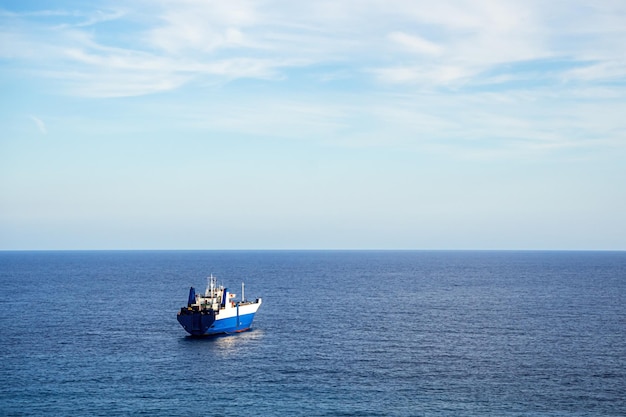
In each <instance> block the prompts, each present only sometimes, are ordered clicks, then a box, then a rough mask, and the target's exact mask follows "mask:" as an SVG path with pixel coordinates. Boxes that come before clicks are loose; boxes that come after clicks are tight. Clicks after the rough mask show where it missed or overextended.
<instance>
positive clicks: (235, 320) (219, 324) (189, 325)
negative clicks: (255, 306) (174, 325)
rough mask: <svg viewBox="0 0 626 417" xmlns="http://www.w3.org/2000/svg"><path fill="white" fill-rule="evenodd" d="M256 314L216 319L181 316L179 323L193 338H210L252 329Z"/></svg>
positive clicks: (198, 314) (210, 316)
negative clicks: (210, 336)
mask: <svg viewBox="0 0 626 417" xmlns="http://www.w3.org/2000/svg"><path fill="white" fill-rule="evenodd" d="M254 314H255V313H252V314H245V315H241V316H233V317H227V318H223V319H217V320H216V319H215V314H202V313H199V312H194V313H192V314H184V315H183V314H179V315H178V316H177V318H178V322H179V323H180V324H181V326H183V328H184V329H185V330H186V331H187V333H189V334H191V335H192V336H209V335H216V334H224V333H237V332H243V331H246V330H249V329H250V326H251V325H252V320H253V319H254Z"/></svg>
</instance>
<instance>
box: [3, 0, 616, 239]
mask: <svg viewBox="0 0 626 417" xmlns="http://www.w3.org/2000/svg"><path fill="white" fill-rule="evenodd" d="M592 3H593V4H591V3H590V2H584V1H581V0H573V1H567V2H565V1H551V2H544V1H538V0H526V1H522V0H499V1H495V0H473V1H468V0H443V1H440V2H436V3H433V2H425V1H421V0H413V1H409V0H384V1H383V0H361V1H356V0H343V1H330V0H320V1H316V2H290V1H284V0H266V1H247V0H231V1H214V0H176V1H174V0H162V1H157V2H153V1H148V0H130V1H126V2H117V1H105V0H96V1H93V2H88V3H85V2H80V1H76V0H59V1H55V2H48V1H34V0H33V1H26V2H18V1H7V0H0V126H1V132H2V133H1V135H0V250H22V249H23V250H30V249H44V250H45V249H513V250H515V249H531V250H532V249H538V250H543V249H548V250H552V249H554V250H626V215H625V213H626V117H625V115H626V2H623V1H610V0H599V1H594V2H592Z"/></svg>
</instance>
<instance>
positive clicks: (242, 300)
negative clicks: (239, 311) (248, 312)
mask: <svg viewBox="0 0 626 417" xmlns="http://www.w3.org/2000/svg"><path fill="white" fill-rule="evenodd" d="M244 286H245V285H244V283H243V281H242V282H241V302H242V303H243V302H244V301H246V297H245V296H244V292H243V288H244Z"/></svg>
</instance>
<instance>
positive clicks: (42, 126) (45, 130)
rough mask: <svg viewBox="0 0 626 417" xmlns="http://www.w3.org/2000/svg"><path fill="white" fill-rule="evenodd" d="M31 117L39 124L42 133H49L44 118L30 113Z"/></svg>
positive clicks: (38, 127)
mask: <svg viewBox="0 0 626 417" xmlns="http://www.w3.org/2000/svg"><path fill="white" fill-rule="evenodd" d="M29 117H30V119H31V120H32V121H33V122H35V125H37V129H39V132H41V134H42V135H47V134H48V129H46V124H45V123H44V122H43V120H41V119H40V118H38V117H35V116H33V115H30V116H29Z"/></svg>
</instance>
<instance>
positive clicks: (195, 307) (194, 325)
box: [177, 274, 262, 336]
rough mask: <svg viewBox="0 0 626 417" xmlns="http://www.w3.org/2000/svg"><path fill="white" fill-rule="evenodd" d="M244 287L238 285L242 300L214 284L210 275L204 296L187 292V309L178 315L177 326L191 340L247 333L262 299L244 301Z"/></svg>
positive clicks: (215, 279) (192, 289) (191, 291)
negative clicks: (198, 337) (195, 337)
mask: <svg viewBox="0 0 626 417" xmlns="http://www.w3.org/2000/svg"><path fill="white" fill-rule="evenodd" d="M244 287H245V286H244V283H241V298H240V299H239V300H238V301H237V300H236V299H235V298H236V297H237V295H236V294H234V293H231V292H230V291H229V290H228V288H224V286H223V285H218V284H217V278H216V277H214V276H213V274H211V276H210V277H209V278H208V283H207V288H206V290H205V292H204V294H200V293H196V290H195V289H194V287H191V288H189V299H188V300H187V306H186V307H182V308H181V309H180V311H179V312H178V314H177V319H178V322H179V323H180V325H181V326H183V328H184V329H185V330H186V331H187V333H189V334H190V335H192V336H211V335H219V334H229V333H239V332H245V331H246V330H250V328H251V326H252V320H254V315H255V314H256V312H257V310H258V309H259V307H260V306H261V303H262V299H261V298H257V299H255V300H254V301H247V300H246V299H245V296H244Z"/></svg>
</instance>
